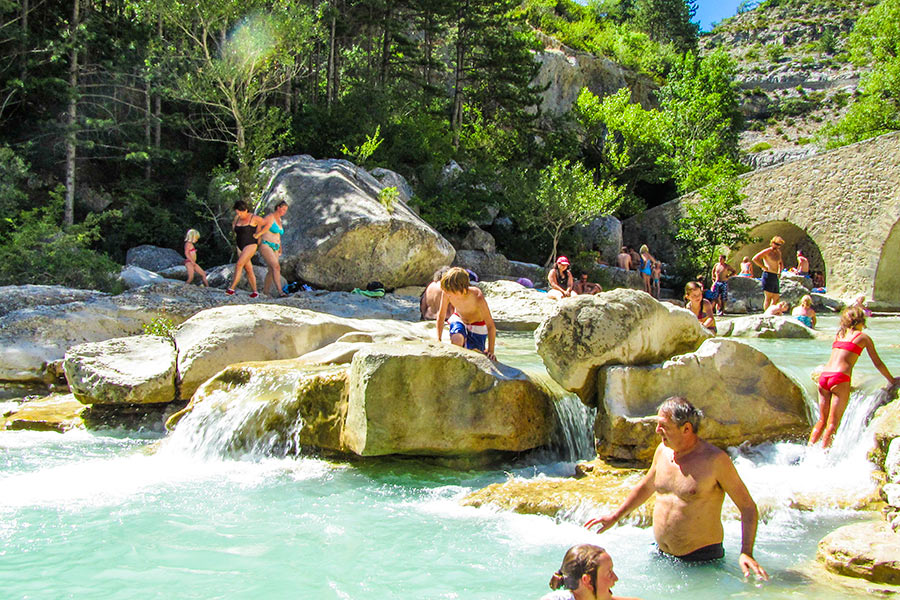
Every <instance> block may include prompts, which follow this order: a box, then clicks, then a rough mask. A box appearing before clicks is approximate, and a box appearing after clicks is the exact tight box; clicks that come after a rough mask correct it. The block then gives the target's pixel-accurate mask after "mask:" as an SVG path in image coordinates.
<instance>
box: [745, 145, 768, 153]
mask: <svg viewBox="0 0 900 600" xmlns="http://www.w3.org/2000/svg"><path fill="white" fill-rule="evenodd" d="M771 147H772V144H770V143H769V142H759V143H758V144H753V146H751V147H750V150H748V152H750V153H755V152H762V151H763V150H768V149H769V148H771Z"/></svg>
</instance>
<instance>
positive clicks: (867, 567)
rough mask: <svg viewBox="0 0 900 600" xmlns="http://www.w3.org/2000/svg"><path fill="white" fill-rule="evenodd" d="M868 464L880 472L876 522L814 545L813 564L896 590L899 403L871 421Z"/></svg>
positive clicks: (899, 572)
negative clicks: (880, 504)
mask: <svg viewBox="0 0 900 600" xmlns="http://www.w3.org/2000/svg"><path fill="white" fill-rule="evenodd" d="M871 430H872V431H874V436H875V440H874V441H875V444H874V448H873V449H872V451H871V452H870V454H869V458H870V460H871V461H872V462H873V463H874V464H875V465H876V466H877V467H878V468H879V469H880V473H879V479H880V480H882V481H883V482H884V484H883V485H882V486H881V488H880V491H881V499H882V500H883V501H884V505H883V506H884V508H883V511H882V517H883V518H881V519H875V520H870V521H865V522H862V523H854V524H852V525H845V526H844V527H840V528H838V529H837V530H835V531H833V532H831V533H830V534H828V535H827V536H826V537H825V538H824V539H823V540H822V541H821V542H819V548H818V559H819V561H820V562H821V563H822V564H824V566H825V568H826V569H827V570H828V571H830V572H832V573H835V574H837V575H844V576H847V577H856V578H861V579H865V580H867V581H871V582H874V583H883V584H891V585H900V402H897V401H894V402H890V403H888V404H886V405H885V406H882V407H881V408H879V409H878V410H877V411H875V414H874V416H873V419H872V424H871Z"/></svg>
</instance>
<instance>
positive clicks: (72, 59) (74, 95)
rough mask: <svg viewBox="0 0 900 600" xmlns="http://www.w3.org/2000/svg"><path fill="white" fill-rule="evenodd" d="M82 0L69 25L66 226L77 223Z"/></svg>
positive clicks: (75, 0) (75, 3)
mask: <svg viewBox="0 0 900 600" xmlns="http://www.w3.org/2000/svg"><path fill="white" fill-rule="evenodd" d="M80 3H81V0H73V1H72V22H71V23H69V32H70V38H69V39H70V42H71V44H72V49H71V50H70V51H69V107H68V110H67V111H66V200H65V211H64V215H63V224H64V225H73V224H74V223H75V158H76V152H75V144H76V142H77V135H76V131H75V128H76V126H77V122H78V44H77V40H76V36H77V34H78V25H79V24H80V19H81V6H80Z"/></svg>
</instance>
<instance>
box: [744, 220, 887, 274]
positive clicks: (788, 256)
mask: <svg viewBox="0 0 900 600" xmlns="http://www.w3.org/2000/svg"><path fill="white" fill-rule="evenodd" d="M895 228H896V226H895ZM750 235H751V236H752V237H755V238H760V241H758V242H751V243H749V244H745V245H744V246H741V247H739V248H737V249H736V250H733V251H732V252H731V254H730V255H729V256H728V263H729V264H731V265H733V266H737V265H739V264H740V262H741V259H742V258H743V257H745V256H749V257H750V258H753V255H754V254H756V253H757V252H759V251H760V250H762V249H763V248H768V247H769V241H770V240H771V239H772V238H773V237H775V236H776V235H780V236H781V237H782V238H783V239H784V246H783V247H782V248H781V256H782V260H783V261H784V266H785V268H786V269H790V268H792V267H796V266H797V250H801V251H802V252H803V256H805V257H806V259H807V260H808V261H809V271H810V273H812V272H814V271H821V272H822V275H823V276H824V277H825V278H826V284H827V280H828V271H827V270H826V265H825V259H824V258H822V252H821V250H819V246H818V244H816V242H815V241H813V239H812V238H811V237H810V236H809V234H808V233H806V230H805V229H801V228H800V227H797V226H796V225H794V224H793V223H791V222H790V221H767V222H766V223H760V224H759V225H757V226H756V227H754V228H753V229H751V230H750ZM897 243H898V244H900V233H898V236H897ZM898 262H900V261H898ZM753 274H754V275H755V276H757V277H759V276H761V275H762V273H761V272H760V270H759V267H757V266H755V265H754V267H753ZM897 281H898V284H900V277H898V280H897Z"/></svg>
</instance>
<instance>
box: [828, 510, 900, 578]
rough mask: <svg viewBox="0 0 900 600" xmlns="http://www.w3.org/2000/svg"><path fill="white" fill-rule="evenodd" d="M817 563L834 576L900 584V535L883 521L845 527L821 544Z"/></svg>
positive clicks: (834, 532)
mask: <svg viewBox="0 0 900 600" xmlns="http://www.w3.org/2000/svg"><path fill="white" fill-rule="evenodd" d="M817 558H818V560H820V561H821V562H823V563H825V568H826V569H828V570H829V571H831V572H832V573H837V574H839V575H844V576H847V577H859V578H862V579H866V580H868V581H872V582H875V583H887V584H892V585H898V584H900V533H895V532H894V531H893V530H892V529H891V526H890V525H889V524H888V523H885V522H884V521H880V520H879V521H867V522H864V523H854V524H852V525H845V526H844V527H841V528H839V529H837V530H835V531H832V532H831V533H830V534H828V535H827V536H825V538H824V539H822V541H821V542H819V550H818V555H817Z"/></svg>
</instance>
